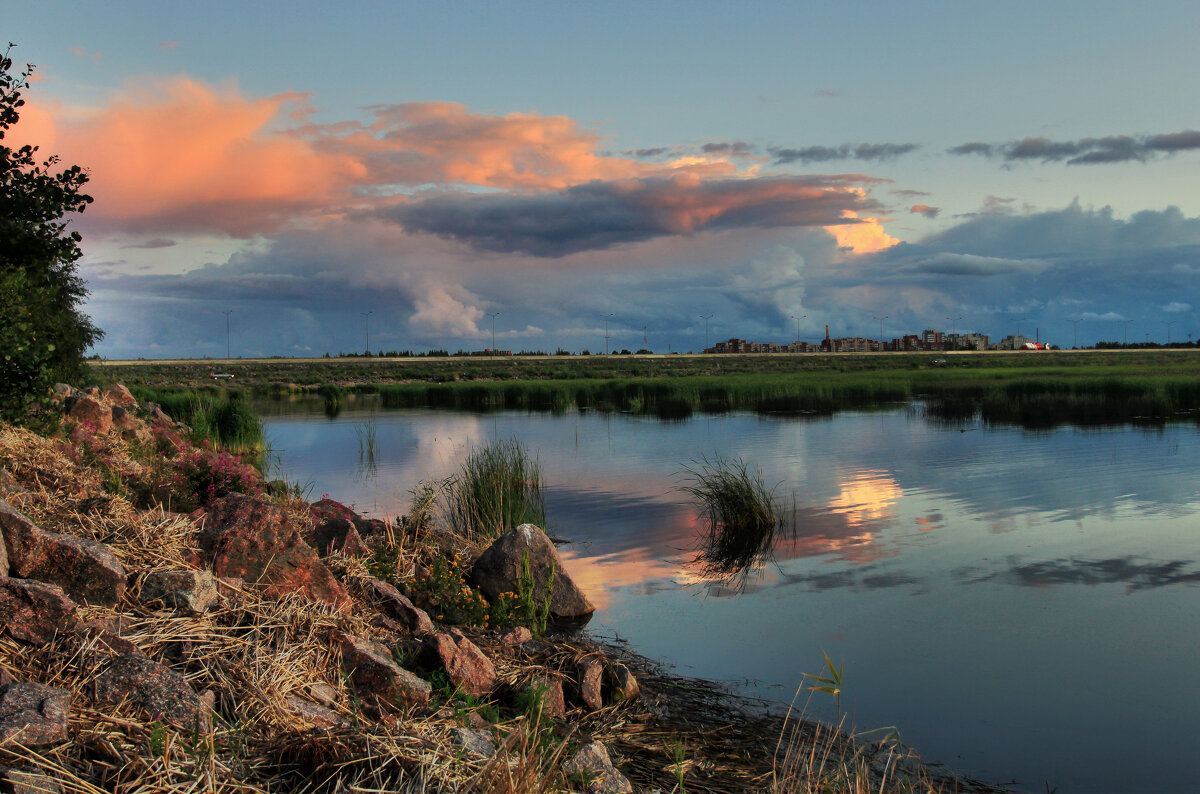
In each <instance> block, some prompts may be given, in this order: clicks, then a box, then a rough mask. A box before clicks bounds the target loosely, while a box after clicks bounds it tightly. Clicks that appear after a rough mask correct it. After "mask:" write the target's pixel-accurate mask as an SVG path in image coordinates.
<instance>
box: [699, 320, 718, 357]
mask: <svg viewBox="0 0 1200 794" xmlns="http://www.w3.org/2000/svg"><path fill="white" fill-rule="evenodd" d="M700 316H701V317H703V318H704V349H705V350H708V321H709V320H711V319H712V318H713V317H715V316H716V315H715V314H702V315H700Z"/></svg>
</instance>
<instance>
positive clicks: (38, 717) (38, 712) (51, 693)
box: [0, 683, 71, 747]
mask: <svg viewBox="0 0 1200 794" xmlns="http://www.w3.org/2000/svg"><path fill="white" fill-rule="evenodd" d="M70 708H71V693H70V692H67V691H66V690H63V689H57V688H55V687H51V686H43V685H42V684H33V683H12V684H6V685H5V686H3V687H0V745H4V744H7V743H8V742H10V741H13V742H20V743H21V744H23V745H25V746H26V747H42V746H44V745H47V744H58V743H59V742H65V741H66V740H67V715H68V713H69V711H70Z"/></svg>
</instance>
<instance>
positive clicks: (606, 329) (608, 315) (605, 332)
mask: <svg viewBox="0 0 1200 794" xmlns="http://www.w3.org/2000/svg"><path fill="white" fill-rule="evenodd" d="M613 315H614V312H609V313H608V314H606V315H604V355H606V356H607V355H608V318H609V317H612V316H613Z"/></svg>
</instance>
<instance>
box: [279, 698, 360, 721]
mask: <svg viewBox="0 0 1200 794" xmlns="http://www.w3.org/2000/svg"><path fill="white" fill-rule="evenodd" d="M287 704H288V706H289V707H291V709H292V712H293V713H295V714H296V715H298V716H299V717H300V719H302V720H304V721H305V722H307V723H308V724H309V725H312V726H313V727H314V728H350V727H352V725H353V724H352V723H351V722H350V721H349V720H348V719H346V718H345V717H343V716H342V715H340V714H338V713H337V712H336V711H334V710H333V709H328V708H325V707H324V706H318V705H317V704H316V703H309V702H308V701H307V700H304V699H303V698H298V697H288V698H287Z"/></svg>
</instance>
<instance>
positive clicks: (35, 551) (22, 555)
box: [0, 499, 125, 607]
mask: <svg viewBox="0 0 1200 794" xmlns="http://www.w3.org/2000/svg"><path fill="white" fill-rule="evenodd" d="M0 534H2V535H3V536H4V546H5V550H6V551H7V554H8V573H9V575H10V576H13V577H18V578H21V579H35V580H37V581H39V582H49V583H50V584H56V585H58V586H59V587H61V588H62V589H63V591H64V592H65V593H66V594H67V595H68V596H70V597H71V599H72V600H74V601H77V602H82V603H87V604H94V605H97V606H106V607H109V606H115V605H116V604H117V602H119V601H120V600H121V596H122V595H124V593H125V569H124V568H122V567H121V562H120V561H119V560H118V559H117V558H116V555H114V554H113V553H112V552H111V551H109V550H108V547H107V546H105V545H104V544H103V543H97V542H96V541H94V540H88V539H85V538H78V537H75V536H74V535H65V534H60V533H58V532H46V531H45V530H43V529H40V528H38V527H37V526H36V525H35V524H34V523H33V522H32V521H30V520H29V519H28V518H26V517H25V515H24V514H23V513H21V512H20V511H19V510H16V509H14V508H13V507H12V505H10V504H9V503H8V502H5V501H4V500H2V499H0Z"/></svg>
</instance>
